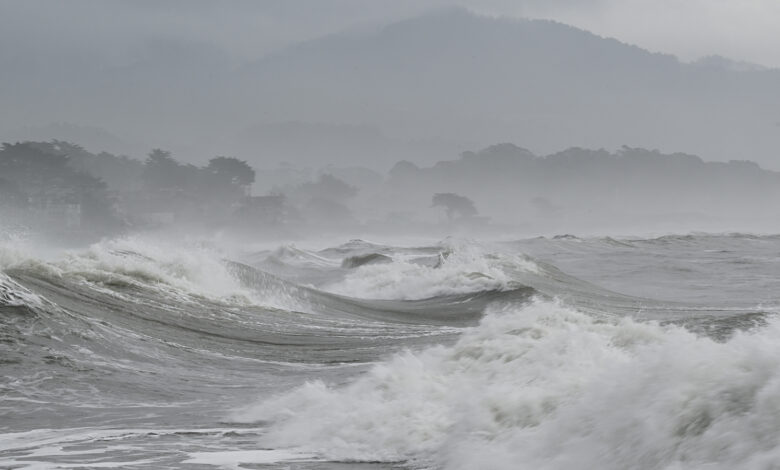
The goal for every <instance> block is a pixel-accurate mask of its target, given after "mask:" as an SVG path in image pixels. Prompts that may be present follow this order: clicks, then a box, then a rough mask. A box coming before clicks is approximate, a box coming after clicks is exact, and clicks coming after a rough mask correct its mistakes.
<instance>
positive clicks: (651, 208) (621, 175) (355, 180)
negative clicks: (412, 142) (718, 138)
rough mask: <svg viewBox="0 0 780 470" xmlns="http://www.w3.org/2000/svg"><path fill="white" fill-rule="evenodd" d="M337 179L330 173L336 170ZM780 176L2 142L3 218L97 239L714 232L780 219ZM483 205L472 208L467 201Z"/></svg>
mask: <svg viewBox="0 0 780 470" xmlns="http://www.w3.org/2000/svg"><path fill="white" fill-rule="evenodd" d="M337 175H338V176H337ZM778 198H780V173H777V172H772V171H768V170H765V169H762V168H761V167H760V166H758V165H757V164H755V163H754V162H750V161H744V160H733V161H730V162H727V163H721V162H705V161H703V160H702V159H701V158H699V157H698V156H695V155H690V154H685V153H673V154H665V153H662V152H659V151H657V150H647V149H642V148H635V147H627V146H624V147H622V148H620V149H618V150H617V151H613V152H610V151H607V150H604V149H599V150H592V149H583V148H570V149H567V150H564V151H561V152H557V153H554V154H550V155H546V156H537V155H535V154H533V153H532V152H530V151H529V150H527V149H525V148H522V147H519V146H517V145H514V144H510V143H502V144H496V145H492V146H489V147H486V148H484V149H482V150H479V151H466V152H462V153H461V155H460V157H459V158H457V159H452V160H443V161H439V162H437V163H436V164H434V165H431V166H418V165H417V164H414V163H412V162H409V161H405V160H402V161H399V162H398V163H396V164H395V165H394V166H393V167H392V168H391V169H390V170H389V171H388V172H387V174H385V175H382V174H379V173H377V172H374V171H371V170H368V169H364V168H359V167H337V166H333V165H325V166H324V167H323V168H321V169H319V170H312V169H308V170H306V169H296V168H294V167H292V166H284V167H279V168H276V169H268V168H261V169H255V168H254V167H253V166H251V165H250V164H249V163H247V162H246V161H243V160H240V159H238V158H234V157H228V156H216V157H212V158H211V159H209V160H208V161H207V162H206V163H205V164H204V165H202V166H198V165H193V164H188V163H183V162H181V161H179V160H178V159H177V158H176V156H175V155H174V154H173V153H171V152H170V151H167V150H163V149H153V150H152V151H150V152H149V154H148V155H147V156H146V158H145V159H144V160H140V159H134V158H131V157H128V156H116V155H113V154H110V153H106V152H101V153H97V154H93V153H91V152H89V151H88V150H86V149H84V148H83V147H81V146H79V145H77V144H73V143H68V142H62V141H50V142H21V143H15V144H10V143H6V144H3V146H2V148H1V149H0V216H2V217H3V220H4V221H14V222H15V223H18V224H21V225H23V226H28V227H30V228H31V229H33V230H39V231H41V230H43V231H46V232H48V233H50V234H55V235H56V234H58V233H59V234H63V233H70V234H71V235H72V236H78V237H82V236H86V235H85V233H88V234H89V237H93V238H94V237H100V236H102V235H104V234H109V233H117V232H129V231H134V230H154V229H163V228H166V227H174V226H177V227H189V228H191V229H198V230H205V231H214V230H234V231H238V232H241V233H243V234H245V235H247V236H260V237H263V236H274V235H278V234H281V233H283V234H285V236H293V237H294V236H296V235H295V234H296V233H297V234H305V233H311V232H312V230H314V232H317V231H323V230H324V231H329V232H333V233H344V234H348V233H352V232H354V231H355V230H359V231H363V232H368V233H373V232H376V233H392V232H397V233H415V232H419V233H439V234H445V233H448V232H452V231H462V232H464V233H469V232H475V233H477V232H479V233H481V232H491V231H492V232H499V231H516V230H525V231H529V232H536V233H538V232H553V233H556V232H563V233H570V232H572V231H577V230H581V231H594V230H595V231H599V230H601V231H606V230H621V229H624V230H629V229H631V228H636V227H641V228H643V229H646V230H664V229H665V228H667V227H669V226H670V224H676V226H681V225H682V226H686V227H690V229H716V230H717V229H718V228H719V227H726V226H729V224H732V225H734V224H736V225H737V226H740V224H741V225H742V226H745V227H746V229H747V228H751V227H756V226H758V225H756V224H764V225H763V226H772V225H773V224H776V223H777V221H780V209H777V208H776V206H775V205H774V204H771V203H770V201H775V200H778ZM477 208H479V210H478V209H477Z"/></svg>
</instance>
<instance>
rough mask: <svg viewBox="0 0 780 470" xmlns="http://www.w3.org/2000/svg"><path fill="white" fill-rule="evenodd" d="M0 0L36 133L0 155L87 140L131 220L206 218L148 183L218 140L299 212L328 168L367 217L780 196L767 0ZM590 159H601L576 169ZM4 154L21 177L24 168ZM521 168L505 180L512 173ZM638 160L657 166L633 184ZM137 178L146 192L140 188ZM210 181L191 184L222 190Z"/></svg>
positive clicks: (758, 211)
mask: <svg viewBox="0 0 780 470" xmlns="http://www.w3.org/2000/svg"><path fill="white" fill-rule="evenodd" d="M0 8H2V11H1V12H0V61H2V64H3V67H2V68H0V80H2V82H0V83H2V86H1V87H0V103H1V104H2V108H1V109H2V111H0V139H2V141H3V142H8V143H9V144H13V143H17V142H25V141H33V142H38V144H34V145H32V147H30V146H28V147H11V146H7V147H6V151H7V152H10V153H7V155H6V156H7V157H8V158H11V157H10V155H32V154H30V153H29V152H33V153H35V152H37V151H40V150H41V149H43V150H44V151H45V152H54V153H57V152H61V153H62V152H65V150H63V149H70V150H69V151H70V152H71V154H68V155H65V154H64V153H63V155H62V156H64V157H67V158H69V159H70V163H69V164H70V165H71V166H72V167H76V168H77V169H78V170H79V171H83V172H86V173H87V174H89V175H90V176H91V177H94V178H97V179H98V180H100V181H102V183H103V184H106V188H105V190H106V191H108V193H107V194H112V191H113V192H116V191H119V192H120V194H119V196H117V199H115V201H118V202H116V204H115V206H114V208H115V209H116V211H117V213H119V214H125V215H127V214H130V215H132V216H138V218H137V219H133V217H130V219H133V220H136V222H135V223H138V222H137V221H138V220H146V221H147V222H148V221H149V220H158V221H159V220H178V221H179V222H182V221H184V220H185V219H192V218H193V217H194V216H186V215H184V214H185V213H188V212H187V211H190V212H191V211H192V210H194V209H192V208H190V209H187V210H185V208H184V206H182V205H175V208H170V210H165V211H157V212H164V214H157V215H154V216H151V217H150V216H149V214H147V212H150V211H151V212H155V211H152V209H150V208H154V207H158V208H159V207H161V205H162V204H161V203H160V201H146V202H143V203H142V202H139V198H142V196H143V197H146V198H148V197H149V194H148V190H149V189H150V188H151V187H155V188H156V190H157V191H162V192H161V193H160V194H171V193H172V191H173V192H174V193H176V194H179V193H180V192H184V193H187V191H190V190H193V191H195V189H192V188H195V187H196V186H197V185H198V184H201V183H202V184H206V186H208V185H209V184H211V183H203V180H201V179H198V178H201V176H202V175H201V176H198V177H196V176H194V175H198V174H201V173H202V174H203V175H205V174H207V173H208V172H209V171H212V170H209V168H212V169H213V167H212V166H211V163H210V162H211V161H212V160H213V159H214V158H215V157H218V156H225V157H229V158H231V159H233V160H232V161H238V162H245V163H246V165H247V168H251V170H252V171H254V172H255V174H256V175H257V178H256V180H255V181H254V182H253V183H250V184H248V185H247V184H243V183H242V185H240V186H246V187H242V188H241V189H240V190H239V188H237V187H236V188H233V189H231V190H227V189H225V191H227V192H225V193H223V196H224V195H225V194H228V193H229V194H232V195H233V197H235V198H239V196H240V195H242V194H243V195H248V194H252V195H254V196H280V195H281V196H284V197H285V198H286V199H285V200H286V201H288V202H290V203H291V204H292V206H294V207H295V209H296V213H297V214H301V213H304V214H305V213H310V214H311V215H312V216H314V215H315V214H316V213H318V211H319V209H316V208H313V207H310V204H311V200H313V199H318V198H319V196H315V195H314V194H315V193H317V194H319V193H318V192H317V191H319V190H315V189H313V188H314V187H311V186H307V185H317V184H320V183H322V181H323V180H322V178H323V177H325V180H324V181H325V183H328V182H331V183H332V181H330V180H328V179H327V178H328V177H335V178H336V180H337V183H334V184H335V185H336V186H338V185H339V184H342V183H343V184H345V185H347V186H349V187H351V188H353V189H354V191H353V192H349V191H348V193H349V194H352V196H350V197H345V194H347V193H343V194H342V195H341V196H339V197H336V198H331V199H334V200H330V202H332V203H337V204H338V205H340V206H339V207H336V208H334V207H335V206H331V207H330V208H331V209H333V210H334V211H335V212H334V214H335V213H338V214H341V215H343V216H344V217H345V218H344V219H343V220H342V222H344V221H346V220H349V221H350V224H353V225H350V224H346V225H349V226H352V227H353V228H354V227H359V228H361V229H365V228H366V227H369V226H371V224H374V227H375V228H377V227H384V226H385V225H387V224H390V225H392V223H395V222H398V223H401V222H404V223H409V224H412V225H415V224H416V226H418V228H419V226H420V224H422V225H423V226H425V227H428V228H430V227H429V226H428V225H426V224H430V223H432V222H431V221H432V220H439V221H440V222H442V221H446V223H445V222H442V223H444V225H443V226H441V227H440V228H441V230H442V231H443V232H447V231H448V230H450V229H451V228H452V226H451V225H448V224H450V223H452V222H453V220H452V219H453V218H455V219H457V218H458V217H459V216H462V217H465V219H468V217H478V218H477V219H474V220H472V221H471V222H468V223H466V222H463V223H462V224H461V225H465V226H471V227H476V226H481V225H484V222H485V221H486V220H490V221H491V223H493V224H497V225H498V226H514V224H520V225H521V226H526V227H531V228H529V230H533V227H536V228H540V227H545V229H546V230H548V229H549V230H559V229H560V230H567V227H569V226H571V227H580V228H584V227H585V226H588V227H604V226H605V225H604V224H605V223H606V221H615V220H622V221H623V222H624V223H623V224H622V225H621V224H618V226H620V227H625V226H628V225H627V224H629V220H634V221H637V220H641V221H643V223H645V222H647V221H648V220H666V221H668V220H672V219H673V220H680V219H683V220H684V221H685V224H684V227H685V228H697V227H704V226H706V227H728V223H726V222H724V221H725V220H734V219H733V218H734V217H736V218H738V219H739V220H741V221H742V222H744V221H745V220H748V219H749V220H752V221H753V222H751V224H752V225H751V226H758V225H760V226H762V227H764V226H766V225H767V223H769V222H768V221H769V220H774V219H773V218H772V217H774V216H772V217H769V216H768V215H767V211H771V208H767V207H765V204H763V203H762V201H763V200H765V198H771V197H773V195H774V194H775V193H776V192H777V191H776V189H775V188H774V185H775V183H774V181H775V180H776V179H777V174H776V173H775V172H774V170H778V169H780V162H778V154H777V149H778V148H779V146H780V137H779V136H780V71H779V70H778V69H777V68H775V67H776V66H778V64H780V55H779V52H778V51H779V50H780V33H778V31H777V30H776V28H773V27H772V26H773V25H772V24H771V23H772V21H771V19H772V18H776V17H777V14H778V13H780V11H779V9H780V7H778V6H777V4H776V3H773V2H765V1H759V0H755V1H750V2H739V3H736V2H725V1H714V2H704V1H692V2H690V1H689V2H681V1H673V0H664V1H660V2H651V1H644V0H632V1H627V2H626V1H623V2H617V1H608V0H603V1H599V0H593V1H581V2H573V1H553V2H549V1H548V2H542V1H525V2H506V1H481V2H480V1H462V2H439V1H435V0H430V1H425V2H417V1H406V0H404V1H394V2H389V1H387V2H384V1H370V2H366V1H355V0H338V1H327V2H322V1H264V2H256V1H248V0H235V1H222V2H217V1H206V0H198V1H187V2H184V1H122V0H114V1H94V0H76V1H69V2H55V1H3V2H2V3H0ZM692 25H696V26H695V27H692ZM52 140H56V141H57V142H54V143H52ZM47 142H48V143H47ZM71 144H75V145H76V147H72V146H70V145H71ZM79 146H80V147H79ZM31 149H34V150H31ZM74 149H75V150H74ZM153 149H159V150H160V151H161V152H163V153H162V154H165V155H168V156H170V161H168V160H166V162H168V163H170V165H173V166H171V168H173V170H171V171H172V173H171V175H179V176H170V179H169V180H166V181H165V182H162V183H161V182H159V181H158V182H157V183H151V182H150V181H151V180H149V178H146V179H144V178H145V177H144V176H143V175H144V174H146V175H147V176H148V175H149V172H150V171H151V170H150V168H151V167H150V166H149V160H148V155H149V154H150V152H152V150H153ZM14 152H16V153H14ZM19 152H21V153H19ZM25 152H28V153H25ZM100 152H108V153H107V154H103V156H102V157H101V156H100V155H99V154H100ZM464 152H465V153H464ZM475 155H476V156H483V159H482V160H480V161H478V162H477V163H475V162H474V160H473V159H474V158H476V157H474V156H475ZM529 155H530V156H531V157H528V156H529ZM637 155H639V156H642V157H641V158H639V157H637ZM647 155H650V156H653V155H655V156H657V158H656V157H647V158H645V157H646V156H647ZM120 156H126V157H121V158H120ZM675 156H677V157H675ZM634 157H636V158H634ZM14 158H16V157H14ZM30 158H32V157H30ZM41 158H43V157H41ZM529 158H530V160H529ZM637 158H638V159H637ZM534 159H535V160H534ZM678 160H679V161H678ZM41 161H44V160H41ZM144 161H146V164H145V163H144ZM529 161H533V162H535V163H533V164H531V163H528V162H529ZM399 162H405V163H403V164H400V166H399ZM638 162H639V163H638ZM641 162H644V163H641ZM648 162H649V163H648ZM664 162H666V163H664ZM670 162H671V163H670ZM707 162H721V163H720V165H721V166H713V165H714V163H713V165H711V164H710V163H707ZM728 162H732V163H728ZM745 162H754V163H745ZM168 163H166V164H168ZM646 163H647V165H649V166H646V165H645V164H646ZM756 164H757V165H756ZM9 165H10V164H9ZM145 165H146V166H145ZM529 165H530V166H529ZM605 165H606V166H605ZM643 165H645V166H643ZM759 166H760V167H759ZM14 168H15V169H14ZM399 168H400V169H401V170H402V171H400V174H402V175H406V176H404V178H406V177H408V176H409V175H411V174H415V172H418V171H419V175H418V176H415V177H413V178H412V179H411V180H408V181H407V180H404V181H402V180H403V178H401V179H399V178H400V177H399V176H398V175H399ZM574 168H580V169H581V170H582V171H583V172H585V173H588V174H591V178H590V179H588V181H585V182H583V181H579V180H578V176H580V174H581V173H580V174H578V173H577V171H575V170H574ZM442 169H450V170H447V171H443V170H442ZM716 169H717V170H716ZM5 171H6V176H5V179H6V180H8V179H11V176H10V175H16V174H22V173H23V171H22V170H21V169H19V168H16V167H13V165H11V166H8V167H7V168H6V170H5ZM25 171H26V170H25ZM199 171H200V172H201V173H198V172H199ZM505 171H511V172H513V173H511V174H512V175H513V178H514V180H513V181H512V182H507V181H504V180H502V178H503V177H505V176H506V174H502V172H505ZM20 172H21V173H20ZM144 172H146V173H144ZM643 172H644V173H643ZM187 175H189V176H187ZM421 175H422V176H421ZM529 175H531V176H529ZM533 175H536V176H533ZM746 175H748V176H746ZM749 175H752V176H749ZM0 177H2V175H0ZM203 177H204V178H205V176H203ZM188 178H189V179H188ZM192 178H194V179H192ZM431 178H432V179H431ZM609 178H615V179H614V180H610V179H609ZM626 178H629V180H632V179H637V180H640V181H642V183H641V184H640V185H633V187H629V186H630V185H629V186H626V185H625V180H626ZM759 180H760V181H759ZM185 181H187V183H186V184H185V183H184V182H185ZM225 181H227V180H225ZM410 181H412V182H410ZM502 181H503V182H502ZM198 182H200V183H198ZM693 182H696V185H693V184H692V183H693ZM212 183H213V182H212ZM607 183H609V184H607ZM686 183H691V184H686ZM20 184H22V186H24V184H25V182H24V180H22V181H21V183H20ZM36 184H37V183H36ZM36 184H30V185H28V188H32V187H38V186H36ZM47 184H48V183H44V184H43V186H41V188H44V187H47V186H46V185H47ZM74 184H75V183H74ZM214 184H217V183H214ZM724 184H725V185H726V187H727V188H728V190H727V191H723V186H722V185H724ZM150 185H151V186H150ZM155 185H157V186H155ZM166 185H167V186H166ZM188 185H189V186H188ZM193 185H194V186H193ZM394 185H400V186H394ZM410 185H411V186H410ZM502 185H503V186H502ZM185 186H186V188H189V189H186V188H185ZM325 186H326V187H327V186H328V185H327V184H325ZM640 186H642V187H644V186H646V187H645V188H644V189H641V190H640V189H638V188H639V187H640ZM7 187H8V188H10V187H11V185H10V183H8V184H7ZM553 187H555V188H559V190H558V191H557V192H555V191H551V190H550V188H553ZM618 187H620V188H623V189H619V190H618V189H617V188H618ZM399 188H402V189H399ZM223 189H224V188H223ZM320 189H322V188H320ZM331 189H332V188H331ZM324 190H325V191H326V192H327V191H328V190H327V189H324ZM7 191H8V194H15V196H13V198H17V199H19V198H21V199H25V197H26V198H28V199H29V197H30V195H29V194H27V195H24V194H22V193H24V191H23V190H22V189H20V188H16V189H13V191H12V190H11V189H8V190H7ZM41 191H43V189H41ZM133 191H135V192H140V193H143V194H141V195H139V194H136V195H135V196H132V195H129V193H128V194H124V193H123V192H133ZM198 191H199V190H198ZM312 191H314V192H312ZM759 193H760V194H759ZM20 194H21V195H20ZM204 194H205V193H199V195H198V196H197V197H196V196H195V194H188V195H187V196H186V198H185V199H187V198H188V200H190V201H192V200H198V201H200V202H198V204H200V206H198V207H200V209H198V210H200V211H201V212H203V211H205V210H206V209H204V207H207V206H208V207H211V209H210V210H215V209H214V207H215V206H213V204H212V205H211V206H209V204H211V203H212V202H213V201H211V202H210V200H209V199H208V198H209V197H211V196H208V197H207V196H204ZM210 194H211V193H210ZM436 194H453V195H456V196H464V197H467V198H468V199H469V201H471V203H472V204H474V208H475V209H476V212H474V213H471V212H469V211H467V212H469V214H465V213H461V214H458V212H457V211H455V212H452V211H451V210H448V211H447V213H446V216H444V215H443V212H442V211H441V210H438V212H437V210H435V209H434V210H431V208H430V207H429V206H430V205H431V199H432V197H433V196H434V195H436ZM212 196H213V194H212ZM320 196H321V194H320ZM46 197H49V196H46ZM57 197H60V196H57ZM69 197H70V196H69ZM83 197H84V196H83V194H82V195H80V196H79V198H83ZM100 197H103V196H100ZM160 197H161V198H163V196H160ZM723 197H725V199H723V200H722V199H721V198H723ZM10 199H12V197H11V196H6V200H10ZM60 199H63V198H62V197H60ZM71 199H73V198H71ZM325 199H328V198H327V197H326V198H325ZM348 200H349V201H348ZM269 201H270V200H269ZM269 201H266V203H268V202H269ZM692 201H696V202H692ZM59 202H63V201H59ZM221 204H225V208H226V209H224V210H219V211H217V212H220V211H221V212H229V213H230V212H231V211H233V210H234V209H235V207H236V205H237V204H239V201H238V199H236V200H231V199H230V198H228V199H227V200H223V201H222V202H221ZM196 206H197V204H196ZM341 206H343V207H341ZM141 207H148V208H147V209H142V208H141ZM307 207H308V208H307ZM315 207H318V206H316V205H315ZM231 208H232V209H231ZM320 209H322V207H320ZM450 209H451V208H450ZM25 210H26V209H25V208H21V209H20V208H17V209H16V213H18V212H19V211H21V212H22V213H24V212H25ZM106 210H108V209H106ZM583 211H585V212H584V213H586V214H588V215H587V216H584V215H581V214H583ZM637 211H638V212H637ZM325 212H328V211H325ZM196 213H199V212H197V211H196ZM575 214H580V215H576V216H575ZM681 214H683V215H681ZM684 214H689V215H690V217H689V216H686V215H684ZM347 215H348V217H347ZM467 215H468V217H467ZM542 215H543V217H542ZM117 217H118V218H119V219H121V218H122V217H119V216H116V217H114V218H115V219H116V218H117ZM274 217H275V216H274ZM437 217H438V219H437ZM479 217H484V218H483V219H480V218H479ZM315 218H316V217H315ZM713 218H714V219H713ZM205 219H209V217H205ZM303 219H307V218H306V217H303ZM465 219H464V220H465ZM586 219H587V220H588V221H589V223H587V224H584V221H585V220H586ZM128 220H129V219H128ZM209 220H211V219H209ZM307 220H308V219H307ZM552 220H557V221H556V222H554V223H553V222H551V221H552ZM575 220H578V221H579V222H578V223H577V224H575V223H574V222H573V221H575ZM691 220H697V221H700V222H701V221H707V223H703V222H702V224H697V223H691ZM713 220H717V223H711V222H712V221H713ZM393 221H395V222H393ZM399 221H401V222H399ZM540 221H541V222H540ZM596 221H598V222H596ZM104 222H105V221H104ZM115 222H116V221H115ZM125 222H126V223H129V222H127V220H126V221H125ZM188 222H192V221H191V220H189V221H188ZM222 222H226V221H224V220H223V221H222ZM309 222H311V220H309ZM320 222H324V221H322V220H321V221H320ZM742 222H741V223H742ZM507 224H508V225H507ZM529 224H530V225H529ZM534 224H537V225H534ZM567 224H568V225H567ZM108 225H111V226H116V225H117V223H114V222H111V223H110V224H108ZM118 225H122V224H118ZM130 225H131V226H133V223H130ZM141 225H143V223H141ZM346 225H344V224H342V226H346ZM770 225H771V224H770ZM667 226H668V224H665V225H664V227H667ZM301 230H302V231H306V230H307V229H303V228H302V229H301Z"/></svg>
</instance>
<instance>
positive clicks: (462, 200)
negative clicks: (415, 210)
mask: <svg viewBox="0 0 780 470" xmlns="http://www.w3.org/2000/svg"><path fill="white" fill-rule="evenodd" d="M432 207H443V208H444V209H445V210H446V211H447V218H448V219H450V220H453V219H454V218H455V217H456V216H458V217H473V216H475V215H477V208H476V207H474V202H473V201H472V200H471V199H469V198H467V197H465V196H461V195H459V194H455V193H436V194H434V195H433V204H432Z"/></svg>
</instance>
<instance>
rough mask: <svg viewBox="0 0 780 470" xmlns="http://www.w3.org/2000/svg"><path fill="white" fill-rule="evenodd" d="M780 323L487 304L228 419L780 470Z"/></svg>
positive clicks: (343, 447) (485, 446)
mask: <svg viewBox="0 0 780 470" xmlns="http://www.w3.org/2000/svg"><path fill="white" fill-rule="evenodd" d="M779 339H780V320H778V319H770V321H769V324H768V326H766V327H764V328H762V329H760V330H756V331H751V332H737V333H735V334H734V336H733V337H732V338H731V339H729V340H728V341H726V342H716V341H714V340H712V339H710V338H707V337H701V336H697V335H695V334H693V333H691V332H689V331H687V330H685V329H683V328H680V327H675V326H659V325H657V324H653V323H638V322H635V321H633V320H630V319H618V318H614V317H607V316H605V317H603V318H597V317H594V316H590V315H586V314H583V313H580V312H578V311H576V310H573V309H571V308H568V307H565V306H563V305H561V304H559V303H557V302H548V301H541V300H537V301H534V302H532V303H531V304H528V305H526V306H524V307H511V308H510V307H507V308H504V309H501V310H495V309H494V310H493V311H491V312H490V313H489V314H488V316H487V317H486V318H485V319H484V320H483V321H482V323H481V324H480V325H479V326H478V327H475V328H473V329H471V330H469V331H467V332H466V333H465V334H464V335H463V336H462V337H461V338H460V339H459V341H458V342H457V343H456V344H454V345H453V346H449V347H444V346H439V347H433V348H430V349H428V350H425V351H423V352H420V353H411V352H407V353H403V354H399V355H396V356H395V357H393V358H392V359H390V360H389V361H387V362H386V363H382V364H379V365H377V366H376V367H374V368H373V369H372V370H371V371H370V372H369V373H367V374H366V375H364V376H362V377H360V378H358V379H357V380H356V381H355V382H353V383H352V384H350V385H348V386H346V387H342V388H334V387H330V386H328V385H326V384H324V383H322V382H311V383H308V384H307V385H305V386H302V387H300V388H298V389H296V390H294V391H292V392H290V393H287V394H284V395H281V396H279V397H277V398H274V399H271V400H268V401H265V402H263V403H261V404H259V405H257V406H255V407H253V408H251V409H249V410H241V411H240V412H239V413H236V415H235V416H234V417H233V418H234V419H235V420H237V421H249V422H253V421H266V420H268V421H271V422H272V423H273V424H272V425H271V428H270V432H269V433H268V434H267V435H266V436H265V437H264V438H263V440H262V442H261V444H262V445H263V446H271V447H294V448H297V449H299V450H301V451H308V452H314V453H316V454H318V455H320V456H322V457H324V458H328V459H336V460H359V461H398V460H413V461H414V460H419V461H428V460H430V461H431V462H430V463H432V464H434V465H437V466H438V465H441V466H443V467H444V468H451V469H473V468H491V469H504V468H506V469H510V468H511V469H516V468H528V469H580V468H600V469H616V470H617V469H625V468H659V469H693V468H705V467H706V468H708V469H732V468H741V469H765V468H775V467H777V466H780V428H779V427H778V425H777V423H778V422H780V360H778V358H780V341H778V340H779Z"/></svg>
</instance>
